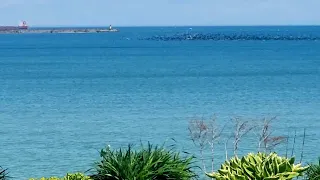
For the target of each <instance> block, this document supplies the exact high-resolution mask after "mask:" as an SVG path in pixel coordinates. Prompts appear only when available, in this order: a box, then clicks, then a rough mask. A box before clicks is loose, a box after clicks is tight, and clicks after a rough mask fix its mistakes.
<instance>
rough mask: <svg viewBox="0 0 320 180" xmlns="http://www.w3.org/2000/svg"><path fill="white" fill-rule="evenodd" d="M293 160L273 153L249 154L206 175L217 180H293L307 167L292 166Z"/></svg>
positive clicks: (234, 159) (236, 158) (232, 160)
mask: <svg viewBox="0 0 320 180" xmlns="http://www.w3.org/2000/svg"><path fill="white" fill-rule="evenodd" d="M294 161H295V159H294V158H291V159H287V158H283V157H279V156H278V155H277V154H275V153H270V154H265V153H258V154H252V153H249V154H248V155H247V156H244V157H242V158H241V159H239V158H238V157H234V158H232V159H231V160H230V161H226V162H225V163H224V164H222V165H221V169H219V170H218V172H214V173H211V174H207V176H209V177H211V178H214V179H217V180H229V179H230V180H236V179H237V180H251V179H256V180H267V179H268V180H271V179H274V180H276V179H281V180H286V179H293V178H295V177H298V176H302V173H303V172H304V171H305V170H306V169H307V168H308V167H301V165H300V164H297V165H295V164H294Z"/></svg>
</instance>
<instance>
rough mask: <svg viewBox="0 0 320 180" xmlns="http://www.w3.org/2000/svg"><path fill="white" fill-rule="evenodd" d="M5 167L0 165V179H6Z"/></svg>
mask: <svg viewBox="0 0 320 180" xmlns="http://www.w3.org/2000/svg"><path fill="white" fill-rule="evenodd" d="M7 175H8V173H7V169H3V168H2V167H1V166H0V180H6V179H7Z"/></svg>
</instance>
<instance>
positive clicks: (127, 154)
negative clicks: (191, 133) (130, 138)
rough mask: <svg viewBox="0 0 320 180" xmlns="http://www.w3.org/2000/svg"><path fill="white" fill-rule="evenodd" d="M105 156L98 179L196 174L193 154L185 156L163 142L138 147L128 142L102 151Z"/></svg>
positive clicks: (184, 179)
mask: <svg viewBox="0 0 320 180" xmlns="http://www.w3.org/2000/svg"><path fill="white" fill-rule="evenodd" d="M100 156H101V158H102V160H101V161H100V162H97V163H96V174H95V175H93V176H91V177H92V178H93V179H95V180H151V179H157V180H161V179H163V180H165V179H176V180H187V179H192V178H193V177H195V174H194V172H193V171H192V170H191V164H192V160H193V157H185V158H182V157H181V156H180V154H179V153H177V152H174V151H172V150H166V149H165V148H164V147H163V146H161V147H158V146H155V147H153V146H152V145H151V144H148V147H147V148H145V147H144V146H142V145H141V149H140V150H139V151H135V150H133V149H132V145H128V148H127V149H121V148H120V149H119V150H111V149H110V147H107V148H106V149H102V150H101V152H100Z"/></svg>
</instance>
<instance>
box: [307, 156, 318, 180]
mask: <svg viewBox="0 0 320 180" xmlns="http://www.w3.org/2000/svg"><path fill="white" fill-rule="evenodd" d="M306 178H307V179H308V180H319V179H320V158H319V162H318V164H310V167H309V168H308V170H307V171H306Z"/></svg>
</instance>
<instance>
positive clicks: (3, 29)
mask: <svg viewBox="0 0 320 180" xmlns="http://www.w3.org/2000/svg"><path fill="white" fill-rule="evenodd" d="M107 32H119V30H118V29H114V28H112V26H111V25H110V26H109V28H29V27H28V25H27V23H26V22H25V21H22V22H21V24H20V25H19V26H0V34H44V33H46V34H50V33H107Z"/></svg>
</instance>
